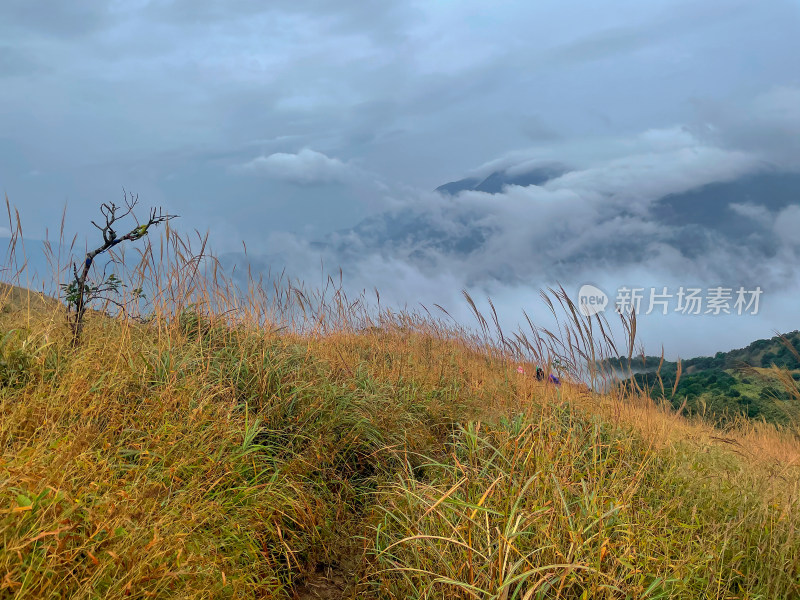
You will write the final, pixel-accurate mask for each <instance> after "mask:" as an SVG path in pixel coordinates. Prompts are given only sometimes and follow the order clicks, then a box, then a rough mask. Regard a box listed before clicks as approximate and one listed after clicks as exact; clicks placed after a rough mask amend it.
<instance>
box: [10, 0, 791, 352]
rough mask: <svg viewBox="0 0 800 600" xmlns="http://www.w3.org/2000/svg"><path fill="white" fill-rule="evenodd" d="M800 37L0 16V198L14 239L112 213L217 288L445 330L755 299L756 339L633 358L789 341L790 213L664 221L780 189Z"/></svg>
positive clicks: (668, 340)
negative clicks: (163, 219) (569, 310)
mask: <svg viewBox="0 0 800 600" xmlns="http://www.w3.org/2000/svg"><path fill="white" fill-rule="evenodd" d="M798 34H800V3H798V2H797V0H767V1H764V2H752V1H738V0H705V1H704V2H682V1H676V0H649V1H648V2H641V1H626V0H609V1H608V2H604V3H598V2H588V1H576V2H570V3H565V2H556V1H550V0H544V1H540V2H513V1H509V2H499V3H486V2H475V1H471V0H465V1H461V2H457V1H455V0H448V1H444V0H442V1H434V0H428V1H425V2H413V1H408V0H404V1H401V0H382V1H380V2H372V1H366V0H361V1H358V2H356V1H347V0H338V1H336V2H333V1H329V0H316V1H314V0H293V1H291V2H288V1H283V0H273V1H271V2H259V1H255V0H228V1H226V2H221V1H219V2H212V1H210V0H191V1H190V0H173V1H167V0H155V1H147V0H125V1H122V0H116V1H106V2H103V1H100V0H92V1H83V0H75V1H73V2H69V3H65V2H60V1H57V0H43V1H41V2H36V3H32V2H28V1H25V0H4V1H3V2H2V3H0V191H2V193H4V194H5V195H6V196H7V197H8V199H9V201H10V202H11V203H12V204H13V205H14V206H16V207H17V208H18V209H19V211H20V214H21V217H22V222H23V227H24V233H25V235H26V237H28V238H30V239H34V240H35V239H41V238H43V237H44V236H45V235H46V231H49V232H51V233H52V232H53V231H54V230H56V229H57V228H58V226H59V223H60V219H61V214H62V211H63V209H64V206H65V205H66V207H67V221H66V229H67V231H69V232H75V233H77V234H78V235H79V236H83V237H82V238H81V239H85V238H86V237H87V236H91V235H92V232H91V227H90V226H88V222H89V219H91V218H95V217H96V215H97V207H98V205H99V204H100V203H101V202H105V201H110V200H116V201H119V200H121V198H122V190H123V188H124V189H125V190H128V191H131V192H134V193H137V194H138V195H139V198H140V201H141V202H142V205H143V206H148V205H153V206H163V207H165V208H166V209H167V210H168V211H169V212H172V213H176V214H179V215H180V219H179V220H176V221H174V224H175V225H176V227H179V228H182V229H183V230H185V231H187V232H190V231H193V230H199V231H201V232H205V231H208V232H209V233H210V237H211V242H212V247H213V248H214V249H215V250H216V252H218V253H219V254H220V255H221V256H224V257H225V258H226V260H228V262H229V263H231V264H233V263H236V262H237V261H238V262H242V261H243V260H245V259H244V257H243V256H242V255H241V254H240V249H241V248H242V242H244V243H246V245H247V248H248V256H249V259H247V260H249V261H250V262H251V263H252V264H253V265H255V266H257V267H259V268H262V269H264V270H268V269H270V268H272V269H273V271H275V270H280V269H281V268H282V267H284V266H286V267H287V268H288V269H289V273H291V274H292V275H293V276H295V277H297V278H300V279H306V280H308V281H312V282H313V281H316V280H319V277H320V274H319V270H320V266H319V265H320V262H321V261H322V262H323V264H324V265H325V266H326V268H328V269H330V270H331V271H338V268H339V267H341V268H342V271H343V277H344V281H345V283H346V285H348V286H350V287H351V288H352V289H353V290H359V289H373V288H378V289H379V290H380V291H381V298H382V302H384V303H391V304H395V305H397V306H403V305H408V306H412V307H413V306H417V305H418V304H419V303H423V304H425V305H426V306H430V305H431V304H433V303H434V302H435V303H438V304H440V305H442V306H445V307H446V308H447V309H448V311H449V312H450V313H451V314H453V315H455V316H456V318H458V319H463V320H465V321H466V320H468V319H469V318H470V315H469V310H468V307H466V305H465V303H464V301H463V299H462V297H461V290H462V289H464V288H466V289H468V290H470V292H471V293H472V294H473V295H474V296H475V297H476V298H480V299H485V298H486V297H491V298H492V299H493V301H494V303H495V305H496V306H497V307H498V310H499V311H500V312H501V313H502V315H503V319H504V322H506V323H508V324H510V325H511V326H513V325H514V324H515V323H516V322H517V321H518V320H519V317H520V315H521V311H522V310H523V309H524V310H526V312H528V313H529V314H533V316H534V318H536V315H538V314H540V311H541V308H542V307H541V303H540V302H539V300H538V297H539V293H538V292H539V290H540V289H542V288H545V287H547V286H554V285H558V284H561V285H564V287H565V289H567V290H568V291H569V292H571V293H574V294H577V292H578V290H579V288H580V287H581V286H582V285H584V284H592V285H594V286H596V287H597V288H599V289H602V290H604V291H605V292H606V293H607V294H608V295H609V296H611V297H612V298H613V297H614V296H615V295H616V291H617V290H618V289H619V288H621V287H625V286H627V287H632V288H643V289H645V290H649V289H651V288H657V289H659V290H661V289H662V288H664V287H667V288H668V290H669V291H670V292H672V293H677V291H678V290H679V289H680V288H681V287H684V288H688V287H692V286H694V287H702V288H703V289H705V290H708V289H709V288H712V287H715V286H718V287H726V288H731V289H732V290H734V291H735V290H736V289H738V288H739V287H745V288H746V289H747V290H751V289H755V288H756V287H761V288H762V289H763V294H762V296H761V297H760V301H761V305H760V307H759V308H760V310H759V314H757V315H752V314H748V315H724V314H723V315H714V314H701V315H687V314H682V313H678V312H676V311H673V310H670V314H668V315H666V316H664V315H659V314H653V315H643V316H642V320H641V321H640V331H641V338H642V340H643V341H644V343H645V345H646V348H647V350H649V351H652V352H653V353H658V352H660V346H661V345H662V344H663V345H664V348H665V352H666V353H667V355H668V356H671V357H675V356H678V355H680V356H692V355H696V354H713V353H714V352H716V351H717V350H727V349H730V348H733V347H741V346H744V345H746V344H747V343H749V342H750V341H752V340H754V339H757V338H761V337H769V336H771V335H773V333H774V332H775V331H776V330H777V331H789V330H793V329H797V328H798V322H800V305H798V302H797V297H798V292H800V277H798V274H799V273H798V267H796V265H797V264H799V263H798V260H797V258H798V254H799V253H800V248H798V241H797V239H798V238H800V236H796V233H795V232H796V231H797V230H798V227H800V186H798V187H797V199H796V200H794V201H792V200H791V199H790V200H789V201H784V202H783V203H782V204H774V203H773V204H770V201H769V200H770V199H769V198H765V197H759V195H758V194H757V193H755V194H750V195H748V196H746V197H745V199H744V200H742V199H741V198H740V199H739V200H737V201H736V202H732V203H731V205H730V206H725V207H724V209H722V210H721V211H719V210H718V211H717V212H718V213H720V214H719V216H720V219H721V220H723V221H725V222H727V220H729V219H733V218H734V217H736V218H739V219H740V220H741V219H744V221H742V222H745V221H746V222H747V223H748V224H750V226H751V227H750V228H749V229H742V227H743V225H741V223H740V225H738V226H737V227H739V228H738V229H736V228H733V229H731V228H728V229H725V230H724V231H723V230H721V229H719V228H715V227H714V225H713V217H714V215H713V214H712V215H711V216H710V217H709V215H708V214H705V215H704V221H703V222H702V223H693V222H691V221H690V220H689V221H687V220H686V219H684V221H683V222H678V221H675V219H672V220H669V219H666V217H664V216H663V214H662V213H660V212H659V210H662V209H661V208H659V207H660V206H661V205H662V204H663V201H662V199H663V198H664V197H670V195H672V196H675V195H680V194H684V193H687V192H690V191H691V190H693V189H697V188H701V187H702V186H708V185H713V184H725V183H731V182H733V183H734V184H736V182H738V181H740V180H742V179H743V178H747V177H752V176H755V175H758V174H759V173H764V172H768V173H797V172H800V135H798V134H800V65H799V64H798V62H797V57H798V56H800V35H798ZM541 164H557V165H560V166H561V167H563V168H562V171H563V174H562V175H561V176H559V177H556V178H554V179H552V180H550V181H547V182H546V183H544V184H543V185H538V186H528V187H521V186H518V185H516V186H515V185H511V186H509V187H506V188H504V189H503V190H501V191H498V192H497V193H485V192H480V191H475V190H466V191H464V192H462V193H460V194H458V195H455V196H449V195H447V194H441V193H437V192H434V191H433V190H434V189H435V188H436V187H438V186H440V185H442V184H444V183H447V182H451V181H455V180H460V179H462V178H465V177H475V178H477V179H480V178H483V177H486V176H487V175H490V174H491V173H497V172H505V173H506V174H509V175H513V174H514V173H524V172H525V171H526V170H529V169H531V168H534V167H536V166H537V165H541ZM784 187H785V186H784ZM787 202H788V203H787ZM709 210H710V209H709ZM722 212H724V214H722ZM734 213H735V214H734ZM692 214H694V213H692ZM698 218H699V217H698ZM726 219H727V220H726ZM2 233H3V230H0V234H2ZM6 233H7V231H6ZM89 239H91V238H89ZM482 302H483V301H482ZM482 305H485V303H484V304H482ZM656 313H657V311H656ZM542 318H544V317H542Z"/></svg>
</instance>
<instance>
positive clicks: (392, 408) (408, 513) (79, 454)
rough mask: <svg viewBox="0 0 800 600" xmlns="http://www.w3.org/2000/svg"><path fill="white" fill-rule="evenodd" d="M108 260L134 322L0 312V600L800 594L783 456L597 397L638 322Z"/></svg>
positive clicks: (181, 264)
mask: <svg viewBox="0 0 800 600" xmlns="http://www.w3.org/2000/svg"><path fill="white" fill-rule="evenodd" d="M10 214H13V213H11V212H10ZM13 230H14V234H15V236H16V234H17V233H18V227H17V225H14V227H13ZM60 236H61V237H62V238H63V229H62V231H61V233H60ZM19 239H20V238H19V237H18V236H17V237H14V238H13V240H14V241H12V246H11V247H10V251H9V256H8V258H9V261H8V262H7V264H16V265H24V256H21V255H19V254H18V252H21V246H20V245H19ZM58 254H59V252H58V251H51V254H50V256H51V258H52V262H53V264H54V269H53V270H54V286H53V289H57V287H56V286H55V284H57V283H58V281H57V278H58V272H59V270H60V269H61V268H62V267H64V266H65V265H63V264H60V262H59V261H60V259H59V258H58ZM64 254H65V253H62V258H63V257H64ZM117 259H119V261H120V262H119V263H118V264H117V266H116V267H115V268H117V269H120V270H121V278H123V280H125V281H129V282H130V283H131V287H143V288H144V289H145V293H146V294H147V302H146V303H141V302H138V301H134V299H133V298H123V306H124V307H125V310H124V311H120V310H118V309H116V308H115V306H114V305H113V304H110V305H107V306H102V305H99V306H97V307H96V308H97V310H96V311H95V312H94V313H92V314H91V315H89V316H88V317H87V323H86V328H85V331H84V337H83V341H82V343H81V345H80V346H78V347H77V348H73V347H72V346H71V344H70V334H69V330H68V328H67V327H66V320H65V314H64V309H63V308H62V307H61V305H60V304H58V303H56V302H53V301H48V300H47V299H46V298H43V297H41V296H39V295H36V294H34V293H33V292H26V291H24V290H19V289H15V288H12V287H6V288H5V291H4V293H3V295H4V298H3V300H2V305H3V306H4V308H3V310H2V312H0V332H2V337H0V340H2V342H1V343H0V415H1V418H0V445H1V446H0V447H2V458H0V535H2V547H0V597H2V598H87V599H88V598H112V599H113V598H167V597H175V598H314V597H323V598H326V597H327V598H356V597H359V598H481V599H484V598H486V599H489V598H498V599H510V598H519V599H533V598H698V597H704V598H719V599H723V598H726V599H727V598H783V597H793V596H798V595H800V572H798V565H800V541H799V540H798V537H797V535H796V533H795V531H796V530H797V527H798V525H799V524H800V511H798V483H800V471H798V458H800V444H799V443H798V441H797V438H796V436H794V434H793V432H792V431H790V430H787V429H778V428H775V427H770V426H766V425H764V424H750V423H745V422H741V423H739V424H738V425H737V426H736V427H731V428H730V429H729V430H727V431H725V432H720V431H718V430H715V429H713V428H712V427H710V426H708V425H706V424H703V423H702V422H699V421H689V420H686V419H684V418H683V417H681V416H680V415H678V414H676V413H675V412H673V411H670V410H668V409H667V408H665V407H662V406H657V405H655V404H653V402H652V401H651V400H650V399H649V398H648V397H647V396H646V395H645V394H636V393H634V392H632V391H631V390H627V391H625V390H621V389H619V388H612V386H611V385H610V379H608V378H609V377H610V376H609V375H608V374H606V373H604V372H602V370H601V369H599V367H598V365H601V364H602V358H603V357H606V356H611V355H614V356H617V355H619V354H628V356H629V357H631V356H632V355H633V353H634V352H635V343H634V342H635V330H636V324H635V320H633V319H629V320H622V321H621V323H620V325H619V327H621V329H622V331H623V332H625V336H624V337H623V338H622V339H621V341H616V340H615V339H614V337H613V335H611V331H612V329H613V327H612V326H611V325H609V324H608V323H607V322H605V321H602V320H601V319H589V318H587V317H583V316H582V315H581V314H580V312H579V311H576V310H575V306H574V305H573V304H572V303H571V301H570V300H569V298H568V297H567V295H566V294H565V293H564V292H563V290H549V291H548V292H546V293H545V295H544V297H545V298H546V299H547V301H548V302H549V303H550V307H551V309H552V311H553V313H554V315H556V316H557V317H558V318H559V320H558V326H557V327H556V328H555V330H553V329H552V328H551V329H550V330H548V329H543V328H538V327H536V326H535V325H534V324H533V322H532V321H531V320H530V319H528V323H527V329H525V330H519V331H517V332H513V333H506V332H504V331H503V330H502V328H501V327H500V319H499V317H498V315H497V314H496V311H494V308H493V307H491V304H490V305H489V306H490V310H489V313H488V315H484V314H483V313H482V312H481V311H480V310H479V309H478V307H477V303H476V302H475V301H474V300H473V299H472V298H470V297H469V296H467V298H466V300H467V301H468V302H469V303H470V304H471V306H472V307H473V309H474V312H475V317H476V320H477V322H478V328H477V330H472V329H468V328H467V327H465V326H463V325H460V324H458V323H456V322H455V321H454V320H453V319H452V318H450V316H449V315H448V314H447V313H446V312H445V311H444V310H443V309H441V308H439V307H436V306H434V307H432V309H433V310H431V311H428V309H427V308H423V309H421V310H420V311H418V312H415V313H410V312H396V311H393V310H390V309H389V308H387V307H384V306H381V304H380V297H379V296H378V295H377V293H376V295H375V300H372V299H369V298H367V297H366V295H365V294H362V295H359V296H356V297H348V295H347V294H346V292H345V290H344V288H343V286H342V285H341V280H340V279H339V280H337V279H336V278H333V277H330V278H328V279H327V281H326V284H325V285H323V286H322V287H321V288H320V289H318V290H309V289H308V288H306V287H305V286H303V285H301V284H299V283H297V282H290V281H288V280H287V279H286V278H285V277H284V276H283V275H282V274H280V275H278V276H276V277H274V278H268V279H266V280H263V279H258V278H256V277H255V276H254V275H253V274H250V276H249V277H247V278H246V281H247V285H246V286H245V287H246V289H244V290H241V289H239V288H238V287H237V286H236V285H234V283H233V280H232V279H231V278H230V277H228V276H227V275H226V274H225V273H223V272H222V270H221V268H220V267H219V265H218V264H217V262H216V261H215V260H214V258H213V256H211V255H209V254H208V253H207V244H206V240H205V238H204V237H203V236H194V237H193V238H190V239H189V238H182V237H181V236H179V235H178V234H177V232H176V231H175V230H173V229H168V230H167V231H166V232H165V235H164V236H163V237H162V238H160V239H156V240H153V243H152V244H150V245H146V246H144V247H142V248H140V249H138V250H136V251H135V252H133V253H130V252H129V254H128V255H126V256H124V257H122V256H118V257H117ZM23 272H24V269H21V268H20V267H17V268H15V269H13V270H12V271H10V272H9V277H10V279H9V283H14V279H13V277H14V273H16V274H17V275H16V276H17V277H19V274H20V273H23ZM615 327H616V326H615ZM536 365H543V366H546V367H548V368H550V367H551V366H554V368H555V367H556V366H557V368H558V369H560V371H561V374H562V375H565V377H564V383H563V384H562V385H561V386H560V387H556V386H553V385H551V384H548V383H546V382H540V381H537V380H536V379H535V377H532V374H533V372H534V368H535V366H536ZM518 367H522V370H523V373H520V372H518ZM604 378H605V379H604ZM599 390H603V391H602V392H601V391H599Z"/></svg>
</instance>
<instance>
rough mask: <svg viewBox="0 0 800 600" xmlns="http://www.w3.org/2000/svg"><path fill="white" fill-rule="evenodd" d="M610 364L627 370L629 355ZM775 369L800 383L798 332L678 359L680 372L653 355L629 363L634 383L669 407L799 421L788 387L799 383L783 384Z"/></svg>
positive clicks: (716, 416)
mask: <svg viewBox="0 0 800 600" xmlns="http://www.w3.org/2000/svg"><path fill="white" fill-rule="evenodd" d="M608 364H609V365H611V366H612V367H613V368H616V369H619V370H620V371H622V372H625V371H627V368H628V367H627V365H628V361H627V358H619V359H611V360H609V361H608ZM773 367H778V368H779V369H781V370H783V371H786V372H788V373H789V374H790V375H791V376H792V378H793V379H794V380H795V382H800V331H793V332H790V333H787V334H785V335H783V336H775V337H773V338H771V339H766V340H757V341H755V342H753V343H751V344H750V345H748V346H747V347H746V348H740V349H737V350H731V351H730V352H717V353H716V354H715V355H714V356H713V357H710V356H702V357H697V358H690V359H688V360H685V361H681V373H680V376H679V374H678V364H677V363H676V362H670V361H664V362H663V364H662V361H661V358H660V357H657V356H646V357H635V358H633V360H632V363H631V368H632V369H633V370H634V372H636V371H639V372H636V374H635V375H634V377H633V381H634V382H635V384H636V385H637V386H639V387H640V388H642V389H645V390H649V393H650V395H651V396H652V397H653V398H654V399H660V398H662V397H666V398H668V399H669V400H670V402H671V404H672V406H673V408H678V407H679V406H681V405H683V404H684V402H685V403H686V404H685V410H687V411H688V412H689V413H690V414H701V415H703V416H704V417H705V418H708V419H710V420H712V421H715V422H717V423H724V422H727V421H729V420H730V419H731V418H735V417H736V416H737V415H742V416H746V417H748V418H751V419H765V420H767V421H769V422H772V423H783V424H786V423H795V424H800V403H798V402H796V401H795V398H796V394H794V392H793V391H792V390H791V388H792V387H797V386H798V385H800V383H796V384H795V385H794V386H791V385H790V386H787V385H784V383H782V382H781V380H780V379H781V378H780V377H779V376H776V374H775V372H774V371H773V370H772V368H773ZM676 381H677V382H678V385H677V387H676V386H675V382H676ZM662 386H663V390H662ZM787 388H789V389H787ZM673 391H674V393H673Z"/></svg>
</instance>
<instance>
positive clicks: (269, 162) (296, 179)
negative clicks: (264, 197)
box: [236, 148, 356, 185]
mask: <svg viewBox="0 0 800 600" xmlns="http://www.w3.org/2000/svg"><path fill="white" fill-rule="evenodd" d="M236 170H237V171H238V172H240V173H251V174H256V175H263V176H265V177H269V178H270V179H276V180H279V181H284V182H286V183H292V184H295V185H324V184H330V183H347V182H348V181H352V180H353V178H354V177H355V176H356V170H355V168H354V167H353V166H352V165H350V164H348V163H346V162H343V161H341V160H339V159H338V158H331V157H329V156H327V155H325V154H323V153H322V152H316V151H315V150H311V149H309V148H303V149H302V150H300V151H299V152H298V153H297V154H291V153H287V152H276V153H274V154H270V155H268V156H259V157H257V158H254V159H253V160H251V161H250V162H247V163H245V164H243V165H240V166H239V167H237V168H236Z"/></svg>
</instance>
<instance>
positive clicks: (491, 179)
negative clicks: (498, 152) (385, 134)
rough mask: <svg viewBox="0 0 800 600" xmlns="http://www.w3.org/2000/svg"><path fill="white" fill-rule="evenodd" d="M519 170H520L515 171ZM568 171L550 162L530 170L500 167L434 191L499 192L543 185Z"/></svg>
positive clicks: (448, 192)
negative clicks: (512, 186) (485, 174)
mask: <svg viewBox="0 0 800 600" xmlns="http://www.w3.org/2000/svg"><path fill="white" fill-rule="evenodd" d="M515 171H520V172H515ZM567 172H569V169H567V167H565V166H563V165H560V164H557V163H552V164H546V165H541V166H538V167H533V168H531V169H530V170H527V169H525V170H520V169H512V168H509V169H501V170H498V171H493V172H492V173H490V174H489V175H488V176H486V177H467V178H465V179H459V180H458V181H451V182H449V183H445V184H443V185H440V186H439V187H437V188H436V189H435V190H434V191H436V192H440V193H442V194H446V195H448V196H455V195H456V194H458V193H460V192H464V191H467V190H472V191H476V192H484V193H487V194H499V193H500V192H502V191H503V188H505V187H507V186H509V185H518V186H520V187H528V186H530V185H543V184H545V183H547V182H548V181H550V180H552V179H556V178H557V177H561V176H562V175H564V174H565V173H567Z"/></svg>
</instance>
